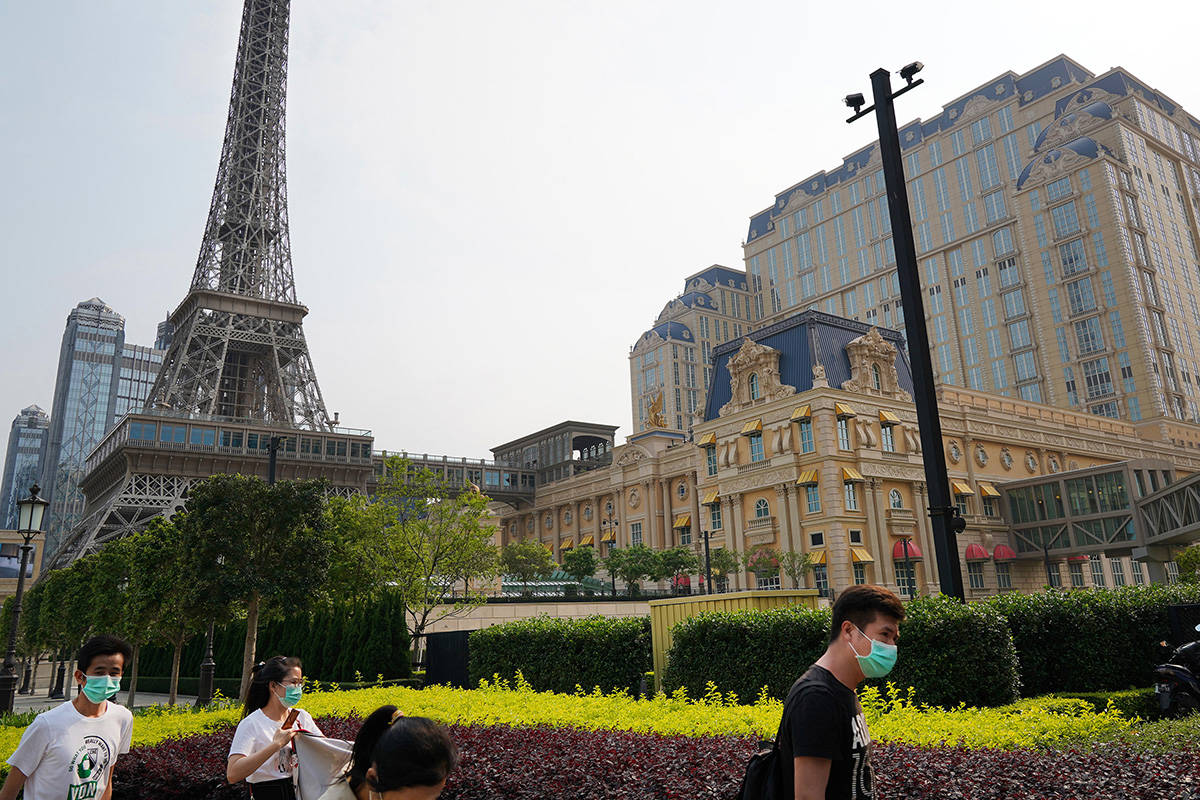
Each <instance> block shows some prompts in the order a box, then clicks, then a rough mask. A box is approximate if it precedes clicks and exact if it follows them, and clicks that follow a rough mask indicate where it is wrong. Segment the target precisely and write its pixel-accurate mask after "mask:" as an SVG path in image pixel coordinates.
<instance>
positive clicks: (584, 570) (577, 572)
mask: <svg viewBox="0 0 1200 800" xmlns="http://www.w3.org/2000/svg"><path fill="white" fill-rule="evenodd" d="M599 566H600V563H599V561H598V560H597V558H596V551H595V549H594V548H591V547H576V548H575V549H573V550H570V551H568V552H567V554H566V555H565V556H563V558H562V570H563V572H565V573H567V574H568V575H570V576H571V577H572V578H574V579H575V580H576V581H578V582H580V583H582V582H583V581H584V580H586V579H587V578H590V577H592V576H593V575H595V574H596V569H597V568H598V567H599Z"/></svg>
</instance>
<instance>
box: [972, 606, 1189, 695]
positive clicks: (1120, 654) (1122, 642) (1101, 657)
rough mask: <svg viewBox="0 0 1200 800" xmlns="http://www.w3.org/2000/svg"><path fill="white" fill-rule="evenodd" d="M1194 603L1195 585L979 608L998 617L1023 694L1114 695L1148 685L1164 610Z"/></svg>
mask: <svg viewBox="0 0 1200 800" xmlns="http://www.w3.org/2000/svg"><path fill="white" fill-rule="evenodd" d="M1196 602H1200V586H1197V585H1187V584H1176V585H1174V586H1164V585H1159V584H1156V585H1152V586H1126V587H1123V588H1120V589H1076V590H1071V591H1051V592H1039V593H1037V594H1005V595H1000V596H998V597H992V598H989V599H987V600H984V601H981V602H980V603H979V605H987V606H990V607H991V608H994V609H995V610H997V611H998V612H999V613H1000V614H1002V615H1003V616H1004V617H1005V619H1006V620H1007V623H1008V628H1009V630H1011V631H1012V635H1013V643H1014V644H1015V645H1016V648H1017V658H1018V660H1019V661H1020V663H1021V680H1022V683H1023V684H1024V688H1023V691H1024V694H1025V695H1026V696H1029V697H1033V696H1036V695H1042V694H1052V693H1055V692H1097V691H1117V690H1122V689H1130V688H1134V687H1138V686H1145V685H1146V684H1148V683H1151V682H1153V678H1154V675H1153V671H1152V670H1153V667H1154V665H1155V664H1158V663H1160V662H1161V661H1162V660H1163V657H1164V655H1165V654H1164V653H1163V651H1162V649H1161V648H1160V647H1159V646H1158V643H1159V641H1161V640H1163V639H1166V638H1168V637H1169V629H1168V625H1167V606H1169V605H1175V604H1178V603H1196Z"/></svg>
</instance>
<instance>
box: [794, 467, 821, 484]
mask: <svg viewBox="0 0 1200 800" xmlns="http://www.w3.org/2000/svg"><path fill="white" fill-rule="evenodd" d="M818 476H819V473H818V472H817V470H815V469H806V470H804V472H801V473H800V477H799V478H796V485H797V486H815V485H817V484H818V483H820V482H821V481H820V478H819V477H818Z"/></svg>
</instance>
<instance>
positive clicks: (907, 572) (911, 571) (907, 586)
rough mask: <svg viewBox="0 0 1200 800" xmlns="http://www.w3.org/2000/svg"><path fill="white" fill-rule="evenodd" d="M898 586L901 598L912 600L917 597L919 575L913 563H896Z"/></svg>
mask: <svg viewBox="0 0 1200 800" xmlns="http://www.w3.org/2000/svg"><path fill="white" fill-rule="evenodd" d="M896 586H897V588H898V589H899V590H900V596H901V597H904V598H911V597H915V596H916V594H917V575H916V569H915V567H913V562H912V561H897V562H896Z"/></svg>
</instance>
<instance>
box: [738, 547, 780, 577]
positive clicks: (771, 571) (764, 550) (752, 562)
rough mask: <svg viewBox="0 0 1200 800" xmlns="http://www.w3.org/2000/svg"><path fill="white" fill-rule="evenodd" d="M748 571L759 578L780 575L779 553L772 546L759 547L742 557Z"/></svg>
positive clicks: (753, 548) (748, 551)
mask: <svg viewBox="0 0 1200 800" xmlns="http://www.w3.org/2000/svg"><path fill="white" fill-rule="evenodd" d="M742 559H743V563H744V564H745V565H746V569H748V570H749V571H750V572H753V573H754V574H755V575H757V576H768V575H778V574H779V551H778V550H776V549H775V548H774V547H771V546H770V545H763V544H760V545H757V546H755V547H752V548H751V549H749V550H747V551H746V552H745V553H744V554H743V555H742Z"/></svg>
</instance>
